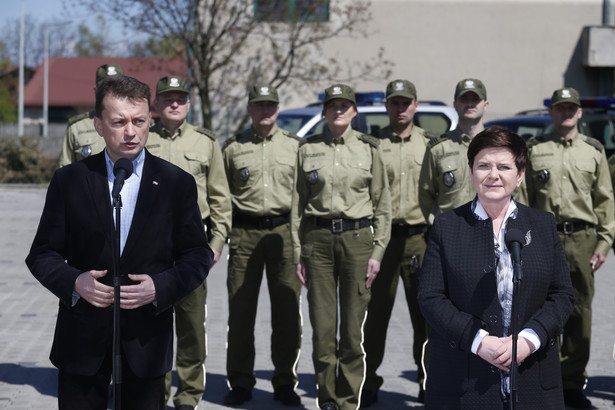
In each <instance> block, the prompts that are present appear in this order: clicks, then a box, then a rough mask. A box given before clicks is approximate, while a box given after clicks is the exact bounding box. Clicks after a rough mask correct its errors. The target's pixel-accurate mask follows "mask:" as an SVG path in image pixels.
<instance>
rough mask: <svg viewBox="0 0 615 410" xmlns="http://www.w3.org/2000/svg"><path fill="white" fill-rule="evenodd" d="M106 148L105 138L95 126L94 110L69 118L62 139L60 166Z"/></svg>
mask: <svg viewBox="0 0 615 410" xmlns="http://www.w3.org/2000/svg"><path fill="white" fill-rule="evenodd" d="M104 149H105V140H104V138H103V137H101V136H100V135H98V132H96V129H95V128H94V111H91V112H85V113H83V114H79V115H75V116H74V117H71V118H69V120H68V128H67V129H66V133H64V139H63V141H62V153H61V154H60V160H59V161H58V168H61V167H63V166H65V165H68V164H72V163H73V162H77V161H81V160H82V159H83V158H86V157H89V156H90V155H94V154H98V153H99V152H102V150H104Z"/></svg>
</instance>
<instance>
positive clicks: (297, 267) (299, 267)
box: [295, 263, 307, 289]
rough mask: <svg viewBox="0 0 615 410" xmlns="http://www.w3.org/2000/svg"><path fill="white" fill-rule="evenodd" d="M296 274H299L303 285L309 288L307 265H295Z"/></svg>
mask: <svg viewBox="0 0 615 410" xmlns="http://www.w3.org/2000/svg"><path fill="white" fill-rule="evenodd" d="M295 275H297V277H298V278H299V281H301V283H302V284H303V286H304V287H305V288H306V289H307V273H306V272H305V265H304V264H303V263H298V264H297V265H295Z"/></svg>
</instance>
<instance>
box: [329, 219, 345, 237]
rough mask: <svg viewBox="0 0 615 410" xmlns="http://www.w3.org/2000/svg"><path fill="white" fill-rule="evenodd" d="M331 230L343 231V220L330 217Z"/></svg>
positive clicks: (334, 231) (335, 231)
mask: <svg viewBox="0 0 615 410" xmlns="http://www.w3.org/2000/svg"><path fill="white" fill-rule="evenodd" d="M331 232H333V233H341V232H344V220H343V219H341V218H336V219H331Z"/></svg>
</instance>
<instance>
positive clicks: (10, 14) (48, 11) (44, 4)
mask: <svg viewBox="0 0 615 410" xmlns="http://www.w3.org/2000/svg"><path fill="white" fill-rule="evenodd" d="M23 3H24V12H25V14H30V15H32V16H33V17H35V18H36V19H37V20H47V19H52V18H54V17H55V18H61V17H62V15H63V14H64V10H63V8H62V0H23ZM0 4H1V5H2V16H3V18H4V19H9V20H15V19H19V17H20V15H21V4H22V0H0Z"/></svg>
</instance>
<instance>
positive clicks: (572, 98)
mask: <svg viewBox="0 0 615 410" xmlns="http://www.w3.org/2000/svg"><path fill="white" fill-rule="evenodd" d="M563 103H571V104H575V105H578V106H579V107H580V106H581V98H580V97H579V92H578V91H577V90H575V89H574V88H560V89H559V90H555V92H554V93H553V95H552V96H551V107H553V106H554V105H557V104H563Z"/></svg>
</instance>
